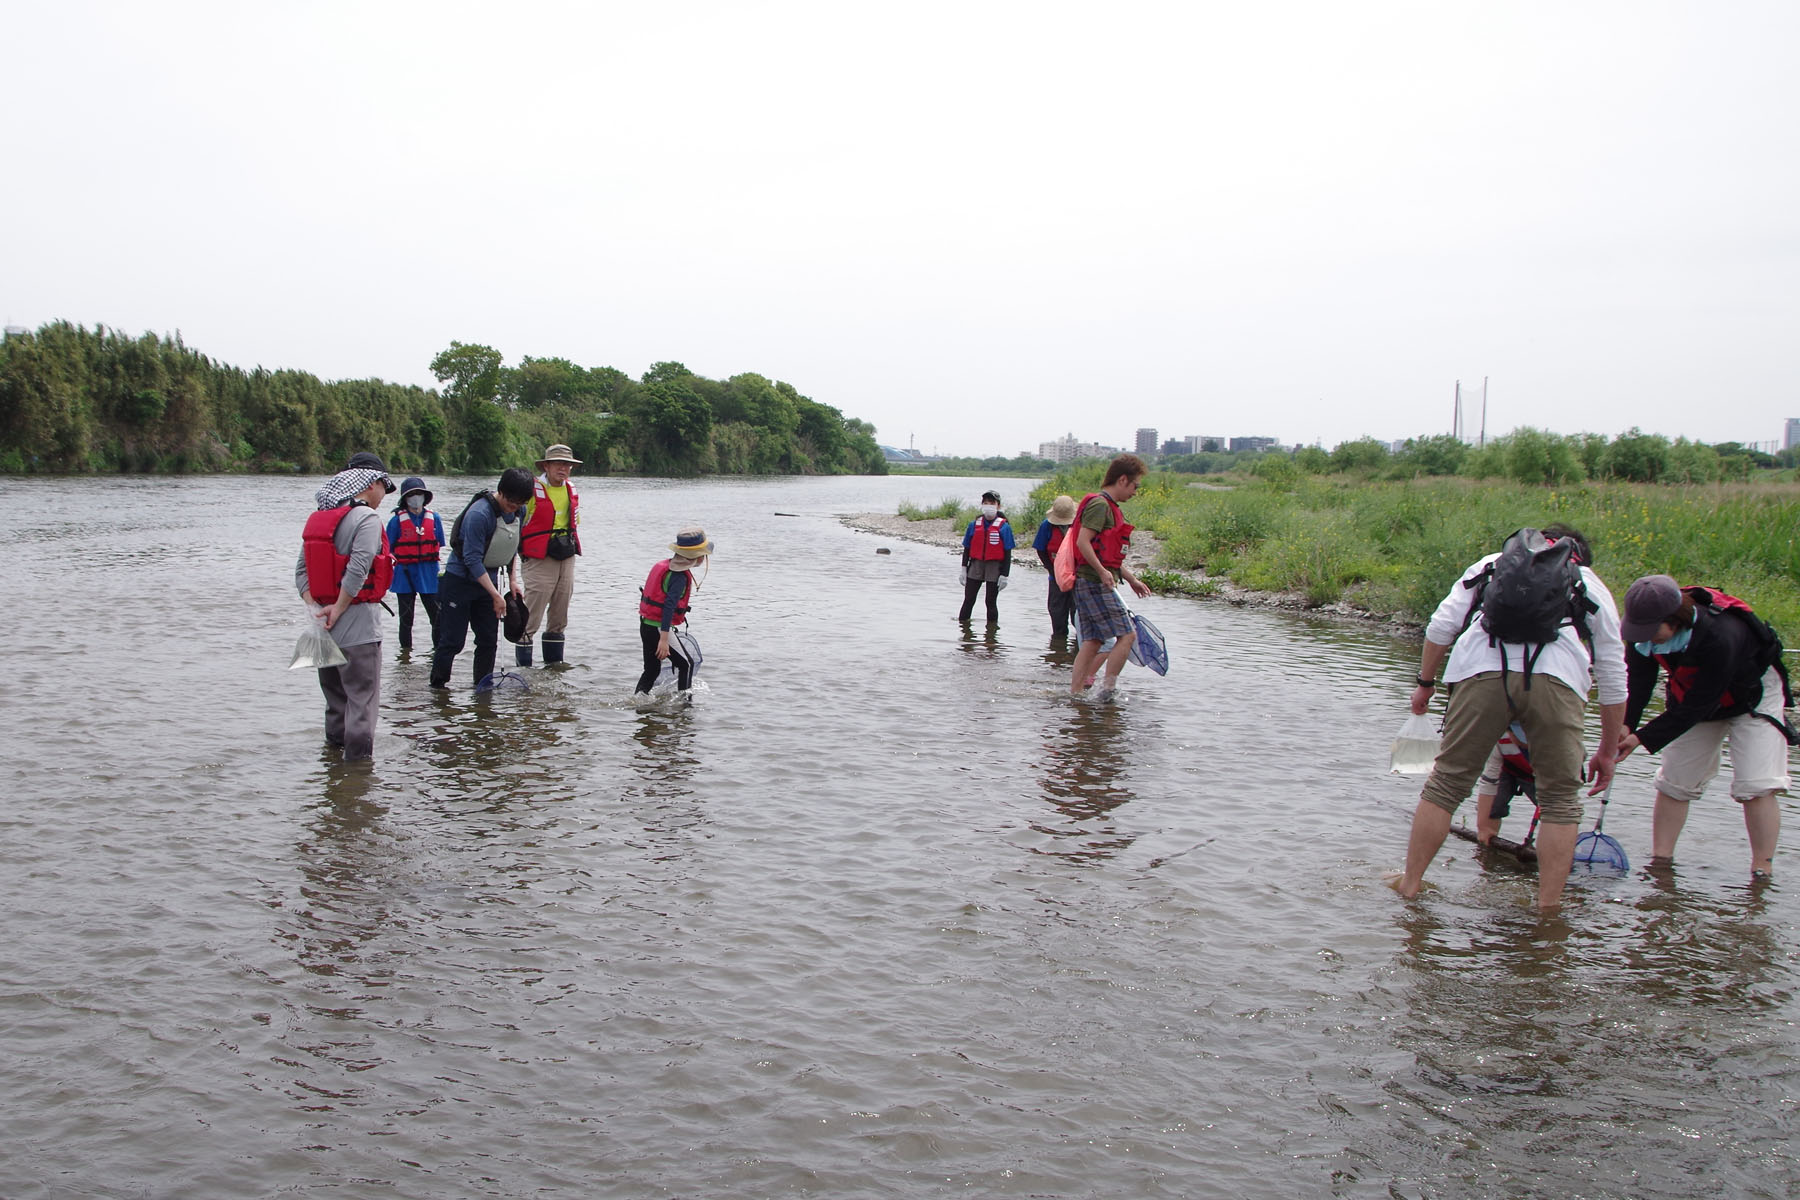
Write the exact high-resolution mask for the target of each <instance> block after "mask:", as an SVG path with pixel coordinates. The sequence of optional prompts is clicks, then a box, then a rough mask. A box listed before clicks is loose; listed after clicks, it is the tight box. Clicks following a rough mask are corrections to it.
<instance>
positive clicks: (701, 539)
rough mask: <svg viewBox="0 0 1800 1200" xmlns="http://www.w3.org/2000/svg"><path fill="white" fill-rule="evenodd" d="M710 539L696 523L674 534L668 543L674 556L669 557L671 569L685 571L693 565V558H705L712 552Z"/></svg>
mask: <svg viewBox="0 0 1800 1200" xmlns="http://www.w3.org/2000/svg"><path fill="white" fill-rule="evenodd" d="M712 548H713V544H712V539H711V538H709V537H707V536H706V531H705V530H704V529H701V528H700V527H699V526H698V525H690V526H688V527H687V528H686V529H683V530H682V531H681V532H680V533H678V534H676V535H675V540H674V541H672V542H670V543H669V549H670V550H672V551H674V556H673V557H672V558H670V559H669V569H670V570H671V571H685V570H687V569H688V568H689V567H691V566H693V565H694V562H695V560H697V559H701V558H705V557H706V556H707V555H708V554H711V553H712Z"/></svg>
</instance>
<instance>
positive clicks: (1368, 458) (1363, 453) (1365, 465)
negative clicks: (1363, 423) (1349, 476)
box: [1331, 437, 1388, 473]
mask: <svg viewBox="0 0 1800 1200" xmlns="http://www.w3.org/2000/svg"><path fill="white" fill-rule="evenodd" d="M1387 461H1388V448H1387V446H1386V445H1385V444H1383V443H1381V442H1378V441H1376V440H1375V439H1374V438H1372V437H1361V438H1357V439H1356V440H1355V441H1354V442H1339V443H1338V444H1337V447H1336V448H1335V449H1333V450H1332V452H1331V469H1332V470H1333V471H1338V472H1343V471H1358V472H1363V473H1368V472H1372V471H1379V470H1380V469H1381V468H1382V467H1385V466H1387Z"/></svg>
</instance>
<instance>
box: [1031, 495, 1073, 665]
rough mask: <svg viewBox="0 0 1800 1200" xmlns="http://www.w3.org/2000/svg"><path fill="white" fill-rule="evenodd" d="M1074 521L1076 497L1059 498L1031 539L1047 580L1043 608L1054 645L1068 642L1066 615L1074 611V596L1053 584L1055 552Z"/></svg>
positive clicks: (1055, 583)
mask: <svg viewBox="0 0 1800 1200" xmlns="http://www.w3.org/2000/svg"><path fill="white" fill-rule="evenodd" d="M1074 520H1075V498H1074V497H1073V496H1058V497H1057V498H1056V499H1055V500H1054V501H1053V502H1052V503H1051V505H1050V511H1049V512H1048V513H1046V514H1045V516H1044V519H1043V521H1042V522H1040V523H1039V524H1038V531H1037V536H1036V537H1035V538H1033V539H1032V540H1031V548H1032V549H1033V550H1035V551H1037V556H1038V561H1039V562H1041V563H1043V564H1044V573H1045V574H1046V575H1048V576H1049V577H1050V596H1049V599H1048V600H1047V601H1046V606H1047V607H1048V608H1049V610H1050V640H1051V641H1054V642H1064V641H1067V640H1068V638H1069V614H1070V613H1072V612H1074V611H1075V595H1074V593H1073V592H1065V591H1063V590H1062V585H1061V584H1059V583H1057V582H1056V552H1057V550H1058V549H1059V548H1060V547H1061V546H1062V543H1063V539H1064V538H1066V537H1068V536H1069V526H1070V525H1071V524H1073V523H1074Z"/></svg>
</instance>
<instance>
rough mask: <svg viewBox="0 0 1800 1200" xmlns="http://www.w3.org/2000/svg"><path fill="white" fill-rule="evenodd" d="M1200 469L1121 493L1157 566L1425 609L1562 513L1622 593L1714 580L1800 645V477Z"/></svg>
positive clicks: (1042, 503)
mask: <svg viewBox="0 0 1800 1200" xmlns="http://www.w3.org/2000/svg"><path fill="white" fill-rule="evenodd" d="M1100 478H1101V476H1100V471H1099V469H1097V468H1096V469H1089V470H1083V471H1076V472H1071V473H1069V474H1066V475H1059V476H1057V477H1055V478H1053V479H1050V480H1048V481H1046V482H1045V483H1043V484H1042V485H1040V486H1039V487H1038V488H1037V489H1036V490H1035V491H1033V493H1032V494H1031V498H1030V502H1029V504H1028V505H1027V507H1026V509H1025V511H1024V512H1023V513H1022V514H1021V516H1020V521H1019V526H1020V528H1034V527H1035V526H1036V523H1037V521H1038V520H1040V519H1041V518H1042V514H1043V512H1044V511H1045V510H1046V509H1047V508H1048V507H1049V505H1050V502H1051V500H1053V499H1054V498H1055V497H1056V495H1057V494H1058V493H1061V492H1067V493H1069V494H1070V495H1073V496H1076V497H1080V496H1081V495H1083V494H1084V493H1086V492H1090V491H1093V490H1095V489H1096V488H1098V486H1099V483H1100ZM1191 482H1192V480H1191V477H1188V476H1182V475H1172V474H1163V473H1156V474H1152V475H1150V476H1149V477H1148V478H1147V479H1146V480H1145V481H1144V485H1143V487H1142V488H1141V489H1140V490H1139V492H1138V494H1137V497H1136V498H1135V499H1133V500H1132V501H1131V502H1130V503H1129V504H1127V505H1126V506H1125V512H1126V516H1127V519H1128V520H1130V521H1131V522H1132V523H1133V524H1135V525H1137V526H1139V527H1141V528H1146V529H1149V530H1151V531H1153V532H1154V533H1156V535H1157V536H1158V537H1159V538H1161V539H1162V541H1163V552H1162V559H1161V561H1160V562H1159V563H1158V565H1159V566H1162V567H1165V568H1174V569H1183V570H1204V571H1205V572H1206V573H1207V574H1209V575H1223V576H1225V577H1226V578H1229V579H1230V580H1232V581H1233V582H1234V583H1237V584H1239V585H1240V586H1243V587H1249V588H1256V589H1259V590H1266V591H1292V592H1300V593H1303V594H1304V595H1305V596H1306V598H1307V600H1308V601H1309V602H1311V603H1312V604H1315V605H1323V604H1330V603H1334V602H1337V601H1340V600H1341V601H1344V602H1347V603H1349V604H1352V605H1354V606H1356V607H1358V608H1361V609H1365V610H1367V611H1369V612H1371V613H1374V614H1378V615H1382V616H1392V617H1398V618H1401V619H1404V620H1410V621H1414V622H1423V621H1424V620H1425V619H1426V618H1427V617H1429V616H1430V615H1431V611H1432V609H1433V608H1435V607H1436V606H1437V603H1438V601H1439V600H1441V599H1442V598H1443V596H1444V593H1445V592H1447V591H1448V590H1449V589H1450V585H1451V584H1452V583H1454V582H1455V581H1456V578H1457V577H1458V575H1460V574H1461V573H1462V571H1463V569H1464V568H1465V567H1467V566H1468V565H1469V564H1470V563H1472V562H1474V561H1475V560H1476V559H1478V558H1480V557H1481V556H1482V555H1484V554H1488V553H1491V552H1493V551H1495V550H1498V549H1499V548H1500V543H1501V542H1502V541H1503V540H1504V539H1505V537H1506V535H1507V534H1509V533H1511V532H1512V531H1513V530H1515V529H1518V528H1520V527H1521V526H1526V525H1532V526H1543V525H1548V524H1551V523H1553V522H1557V521H1560V522H1563V523H1565V524H1568V525H1572V526H1574V527H1575V528H1576V529H1579V530H1581V531H1582V533H1584V534H1585V535H1587V537H1588V539H1589V541H1590V542H1591V543H1592V546H1593V551H1594V558H1595V560H1596V561H1595V563H1594V568H1595V570H1596V571H1597V572H1598V573H1599V575H1600V577H1601V578H1602V579H1603V580H1605V581H1606V585H1607V587H1608V588H1610V589H1611V590H1612V592H1613V595H1614V597H1615V599H1617V600H1620V601H1622V600H1623V598H1624V594H1625V589H1626V588H1627V587H1628V586H1630V584H1631V581H1632V580H1633V579H1636V578H1637V577H1638V576H1640V575H1649V574H1658V573H1661V574H1668V575H1673V576H1674V577H1675V578H1676V579H1677V580H1679V581H1680V582H1682V583H1685V584H1693V583H1705V584H1711V585H1713V586H1715V587H1720V588H1723V589H1725V590H1726V591H1728V592H1730V593H1732V594H1733V595H1736V596H1740V597H1742V598H1743V599H1745V600H1747V601H1749V603H1750V604H1751V605H1752V606H1753V607H1754V608H1755V609H1756V610H1757V612H1759V613H1760V614H1762V615H1763V617H1765V618H1766V619H1767V620H1768V621H1769V622H1770V623H1771V624H1773V625H1774V626H1775V627H1776V628H1777V629H1780V630H1784V631H1786V636H1787V639H1788V642H1789V644H1790V645H1792V646H1795V647H1797V648H1800V540H1797V539H1800V488H1796V487H1794V486H1793V485H1789V484H1765V483H1731V484H1702V485H1691V486H1665V485H1656V484H1626V483H1588V484H1578V485H1574V486H1570V487H1560V488H1547V487H1534V486H1530V485H1526V484H1516V483H1507V482H1502V481H1498V480H1473V479H1465V478H1460V477H1445V478H1427V479H1418V480H1410V481H1397V482H1377V481H1360V480H1353V479H1349V478H1346V477H1344V476H1302V477H1300V478H1297V479H1277V480H1261V479H1253V478H1250V477H1247V476H1231V477H1224V478H1221V477H1218V476H1209V477H1208V481H1207V482H1208V484H1209V486H1207V487H1194V486H1191ZM1221 483H1223V484H1228V485H1229V487H1228V489H1226V488H1221V487H1220V486H1219V485H1220V484H1221Z"/></svg>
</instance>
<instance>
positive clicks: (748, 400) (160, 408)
mask: <svg viewBox="0 0 1800 1200" xmlns="http://www.w3.org/2000/svg"><path fill="white" fill-rule="evenodd" d="M431 371H432V374H433V375H434V376H435V377H436V378H437V380H438V382H439V383H440V385H441V387H440V388H438V389H428V388H421V387H415V386H411V385H407V384H397V383H388V382H385V381H383V380H379V379H363V380H338V381H335V382H329V383H328V382H325V381H322V380H320V379H319V378H318V377H317V376H315V375H312V374H310V373H308V372H305V371H293V370H280V371H269V370H265V369H263V368H261V367H258V368H256V369H254V370H248V371H247V370H244V369H243V368H240V367H234V366H230V365H228V364H225V363H219V362H215V361H214V360H212V359H210V358H208V357H207V356H205V355H204V354H201V353H200V352H199V351H196V350H193V349H191V348H190V347H188V346H187V345H185V344H184V343H183V342H182V340H181V338H180V336H179V335H176V336H174V337H167V336H162V337H159V336H157V335H155V334H150V333H146V334H144V335H143V336H141V337H136V338H134V337H130V336H128V335H125V334H122V333H119V332H118V331H116V330H111V329H108V328H106V327H104V326H98V325H97V326H95V327H93V328H92V329H88V328H85V327H82V326H78V325H73V324H70V323H68V322H56V323H53V324H49V325H45V326H43V327H42V328H40V329H38V330H36V331H35V332H27V333H15V334H9V335H7V336H6V338H5V340H4V341H0V472H5V473H11V474H24V473H34V472H51V473H67V472H113V471H137V472H167V473H183V472H210V471H268V472H319V471H325V470H330V469H333V468H335V467H338V466H341V465H342V464H343V463H344V461H345V460H346V459H347V458H348V457H349V455H350V454H352V453H354V452H355V451H357V450H372V451H374V452H375V453H376V454H379V455H381V456H382V458H383V460H384V461H386V462H387V463H388V464H389V466H390V467H392V468H393V469H394V470H396V471H399V470H418V471H428V472H431V473H434V474H441V473H444V472H447V471H466V472H473V473H486V472H489V471H495V470H499V469H500V468H501V467H504V466H508V465H516V464H519V463H529V462H532V461H534V460H535V459H536V458H537V456H538V455H539V454H541V453H542V452H543V449H544V447H545V446H547V445H549V444H551V443H553V442H564V443H567V444H568V445H569V446H570V447H571V448H572V449H573V450H574V451H575V454H576V456H577V457H578V458H581V459H582V460H583V461H584V464H585V465H584V467H583V470H584V471H585V472H588V473H593V474H602V473H616V474H637V475H678V476H679V475H699V474H714V473H716V474H731V475H738V474H743V475H763V474H796V475H809V474H821V475H838V474H876V475H879V474H885V473H886V469H887V468H886V463H885V461H884V459H883V457H882V453H881V450H880V448H879V447H878V446H877V445H876V444H875V427H874V426H872V425H870V424H868V423H867V422H865V421H859V420H857V419H855V418H853V417H845V416H844V415H843V414H842V413H841V412H839V411H838V410H837V409H836V408H833V407H832V406H831V405H828V404H821V403H818V402H817V401H815V400H812V399H811V398H809V397H807V396H803V395H801V394H800V393H799V392H798V391H797V390H796V389H795V388H794V387H793V385H791V384H788V383H783V382H780V381H771V380H769V379H766V378H764V377H763V376H761V375H757V374H748V373H747V374H742V375H734V376H732V377H731V378H729V379H725V380H716V379H707V378H705V377H703V376H700V375H696V374H694V373H693V372H692V371H689V370H688V369H687V368H686V367H684V366H683V365H682V364H680V363H678V362H663V363H657V364H656V365H655V366H653V367H651V368H650V369H649V370H648V371H646V372H645V373H644V375H643V377H642V378H640V379H632V378H631V377H630V376H628V375H626V374H625V373H624V372H623V371H620V370H617V369H615V368H613V367H593V368H584V367H580V366H577V365H576V364H574V363H572V362H570V361H568V360H567V359H561V358H544V359H534V358H530V357H526V358H525V359H523V360H522V361H521V362H520V363H519V365H518V366H516V367H507V366H505V365H504V360H503V357H502V355H501V354H500V352H499V351H497V350H495V349H493V348H492V347H489V346H483V345H475V344H464V343H461V342H452V343H451V344H450V346H449V348H448V349H446V350H445V351H443V353H441V354H439V355H438V356H437V357H436V358H435V359H433V360H432V363H431Z"/></svg>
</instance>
